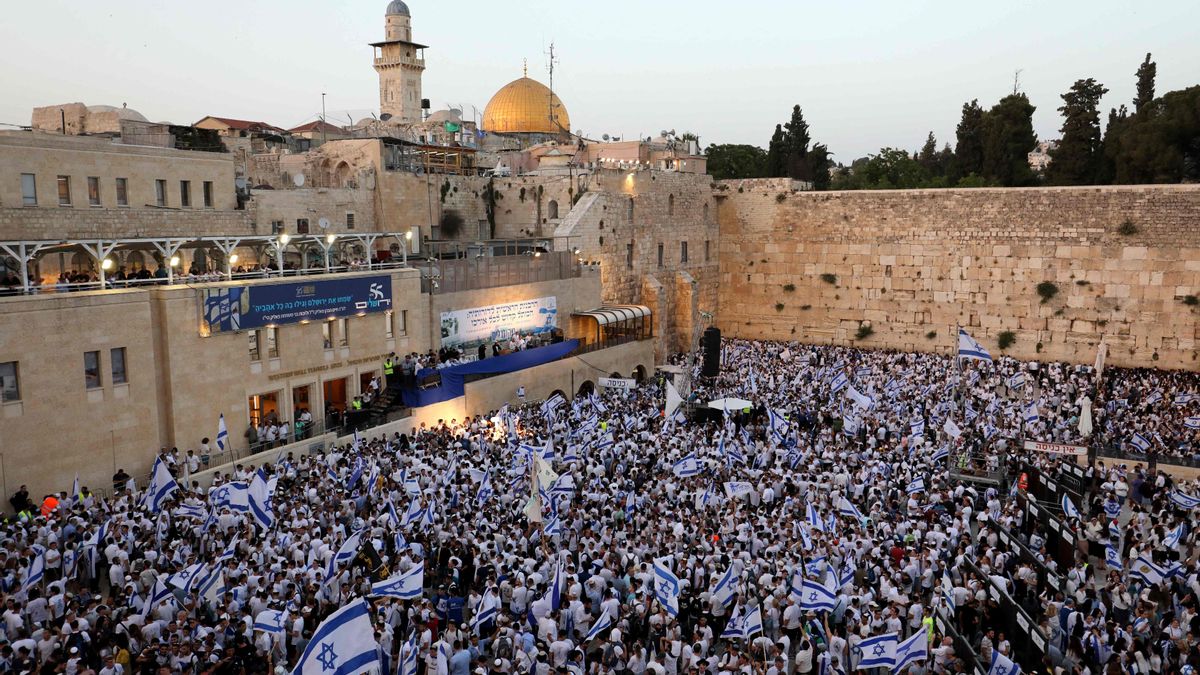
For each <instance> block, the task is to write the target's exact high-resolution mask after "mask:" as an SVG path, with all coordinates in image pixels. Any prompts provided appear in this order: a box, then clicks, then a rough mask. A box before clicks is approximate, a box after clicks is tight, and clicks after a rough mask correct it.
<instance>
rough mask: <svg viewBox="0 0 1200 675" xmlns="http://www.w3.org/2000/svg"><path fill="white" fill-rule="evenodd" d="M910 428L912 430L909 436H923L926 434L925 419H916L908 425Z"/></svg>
mask: <svg viewBox="0 0 1200 675" xmlns="http://www.w3.org/2000/svg"><path fill="white" fill-rule="evenodd" d="M908 428H909V430H910V431H911V433H910V434H909V436H911V437H912V438H914V439H917V438H921V437H923V436H924V435H925V420H924V419H919V420H915V421H914V422H913V423H912V424H909V425H908Z"/></svg>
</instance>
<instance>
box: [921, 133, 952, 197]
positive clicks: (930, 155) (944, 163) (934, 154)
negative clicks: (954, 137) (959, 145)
mask: <svg viewBox="0 0 1200 675" xmlns="http://www.w3.org/2000/svg"><path fill="white" fill-rule="evenodd" d="M952 155H953V153H952V152H951V151H950V146H949V144H947V145H946V147H945V148H944V149H942V150H938V147H937V139H936V138H934V136H933V132H932V131H931V132H929V135H928V136H926V137H925V145H923V146H921V150H920V151H919V152H918V153H917V154H916V158H917V162H918V163H919V164H920V165H921V168H922V169H924V170H925V174H926V176H927V181H926V185H925V186H924V187H944V186H945V183H946V181H945V176H946V173H947V171H948V170H949V168H950V166H949V165H950V158H951V156H952Z"/></svg>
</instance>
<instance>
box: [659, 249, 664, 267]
mask: <svg viewBox="0 0 1200 675" xmlns="http://www.w3.org/2000/svg"><path fill="white" fill-rule="evenodd" d="M658 266H659V267H662V266H663V245H662V244H659V245H658Z"/></svg>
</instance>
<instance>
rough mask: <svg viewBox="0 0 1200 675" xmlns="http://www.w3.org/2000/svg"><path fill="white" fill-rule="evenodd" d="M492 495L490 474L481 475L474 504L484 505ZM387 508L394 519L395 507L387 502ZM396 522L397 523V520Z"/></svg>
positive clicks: (489, 472)
mask: <svg viewBox="0 0 1200 675" xmlns="http://www.w3.org/2000/svg"><path fill="white" fill-rule="evenodd" d="M492 494H493V490H492V472H491V471H488V472H487V473H485V474H484V475H483V480H482V481H480V482H479V492H476V493H475V503H476V504H479V505H483V504H486V503H487V500H489V499H491V498H492ZM388 506H389V507H391V508H392V517H393V518H395V513H396V512H395V508H396V507H394V506H392V505H391V502H388ZM397 522H399V520H398V519H397Z"/></svg>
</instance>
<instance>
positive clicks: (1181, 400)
mask: <svg viewBox="0 0 1200 675" xmlns="http://www.w3.org/2000/svg"><path fill="white" fill-rule="evenodd" d="M1196 398H1197V395H1196V394H1193V393H1190V392H1186V391H1184V392H1180V393H1178V394H1175V405H1177V406H1185V405H1187V404H1189V403H1191V402H1192V401H1195V400H1196Z"/></svg>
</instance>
